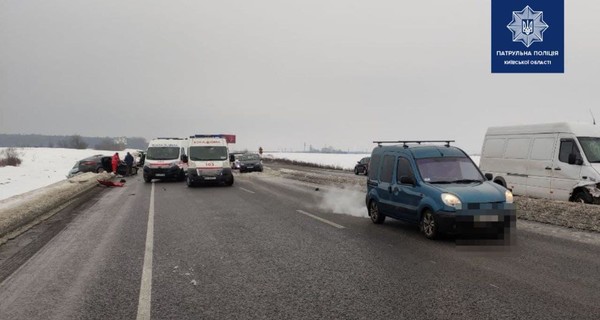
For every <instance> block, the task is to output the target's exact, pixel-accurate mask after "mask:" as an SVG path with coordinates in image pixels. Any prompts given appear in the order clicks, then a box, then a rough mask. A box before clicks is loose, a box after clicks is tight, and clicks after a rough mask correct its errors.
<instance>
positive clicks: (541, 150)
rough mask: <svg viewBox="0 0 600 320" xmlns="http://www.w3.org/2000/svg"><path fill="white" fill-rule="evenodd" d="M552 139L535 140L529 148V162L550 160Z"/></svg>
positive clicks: (552, 149) (552, 150)
mask: <svg viewBox="0 0 600 320" xmlns="http://www.w3.org/2000/svg"><path fill="white" fill-rule="evenodd" d="M554 141H555V139H554V138H537V139H534V140H533V147H531V160H552V155H553V154H554Z"/></svg>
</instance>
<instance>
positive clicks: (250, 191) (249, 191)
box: [240, 187, 256, 193]
mask: <svg viewBox="0 0 600 320" xmlns="http://www.w3.org/2000/svg"><path fill="white" fill-rule="evenodd" d="M240 189H242V190H244V191H246V192H248V193H256V192H254V191H252V190H248V189H246V188H242V187H240Z"/></svg>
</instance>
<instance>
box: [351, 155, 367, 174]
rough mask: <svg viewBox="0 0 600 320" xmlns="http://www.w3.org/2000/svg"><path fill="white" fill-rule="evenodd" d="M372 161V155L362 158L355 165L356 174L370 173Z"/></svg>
mask: <svg viewBox="0 0 600 320" xmlns="http://www.w3.org/2000/svg"><path fill="white" fill-rule="evenodd" d="M370 161H371V157H364V158H362V159H360V161H358V162H357V163H356V165H355V166H354V174H356V175H358V174H364V175H367V174H368V173H369V162H370Z"/></svg>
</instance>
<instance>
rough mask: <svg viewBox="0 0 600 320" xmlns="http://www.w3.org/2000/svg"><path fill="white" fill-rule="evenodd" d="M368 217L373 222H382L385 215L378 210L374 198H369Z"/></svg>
mask: <svg viewBox="0 0 600 320" xmlns="http://www.w3.org/2000/svg"><path fill="white" fill-rule="evenodd" d="M369 217H371V221H373V223H374V224H382V223H383V221H385V216H384V215H383V214H381V212H379V206H378V205H377V201H375V200H371V202H370V203H369Z"/></svg>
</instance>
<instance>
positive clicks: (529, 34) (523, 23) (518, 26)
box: [506, 6, 549, 48]
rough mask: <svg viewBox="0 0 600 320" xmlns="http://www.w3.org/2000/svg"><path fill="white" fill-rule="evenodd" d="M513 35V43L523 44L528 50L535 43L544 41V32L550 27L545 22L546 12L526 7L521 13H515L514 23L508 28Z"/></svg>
mask: <svg viewBox="0 0 600 320" xmlns="http://www.w3.org/2000/svg"><path fill="white" fill-rule="evenodd" d="M506 27H507V28H508V29H509V30H510V31H511V32H512V34H513V37H512V41H513V42H521V43H523V44H524V45H525V46H526V47H527V48H529V46H531V44H532V43H534V42H543V41H544V31H546V29H548V28H549V26H548V25H547V24H546V22H544V12H542V11H534V10H533V9H531V8H530V7H529V6H526V7H525V8H523V10H521V11H513V18H512V21H511V22H510V23H509V24H508V25H507V26H506Z"/></svg>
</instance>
